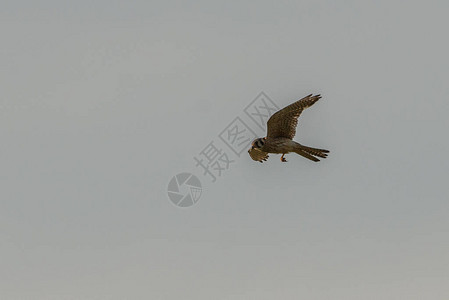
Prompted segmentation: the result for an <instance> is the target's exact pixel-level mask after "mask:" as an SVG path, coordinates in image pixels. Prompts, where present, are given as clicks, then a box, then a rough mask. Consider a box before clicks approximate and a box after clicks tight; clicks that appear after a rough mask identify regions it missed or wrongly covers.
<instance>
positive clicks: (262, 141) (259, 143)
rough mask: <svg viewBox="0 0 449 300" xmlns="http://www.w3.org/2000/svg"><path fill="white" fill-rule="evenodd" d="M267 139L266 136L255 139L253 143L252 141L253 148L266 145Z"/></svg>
mask: <svg viewBox="0 0 449 300" xmlns="http://www.w3.org/2000/svg"><path fill="white" fill-rule="evenodd" d="M265 140H266V138H258V139H255V140H254V141H253V142H252V143H251V149H260V148H262V147H263V145H265Z"/></svg>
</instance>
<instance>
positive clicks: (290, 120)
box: [267, 94, 321, 139]
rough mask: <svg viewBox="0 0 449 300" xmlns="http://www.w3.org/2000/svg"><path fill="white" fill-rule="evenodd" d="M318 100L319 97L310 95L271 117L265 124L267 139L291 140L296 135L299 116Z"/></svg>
mask: <svg viewBox="0 0 449 300" xmlns="http://www.w3.org/2000/svg"><path fill="white" fill-rule="evenodd" d="M320 98H321V96H320V95H315V96H312V94H310V95H308V96H305V97H304V98H302V99H301V100H298V101H296V102H295V103H292V104H290V105H288V106H286V107H284V108H283V109H281V110H280V111H278V112H276V113H275V114H274V115H272V116H271V118H270V119H269V120H268V122H267V128H268V129H267V138H278V137H285V138H289V139H293V137H294V136H295V134H296V125H298V117H299V115H300V114H301V112H302V111H303V110H304V109H306V108H307V107H309V106H312V105H313V104H314V103H315V102H317V101H318V100H319V99H320Z"/></svg>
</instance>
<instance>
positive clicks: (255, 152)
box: [248, 148, 268, 162]
mask: <svg viewBox="0 0 449 300" xmlns="http://www.w3.org/2000/svg"><path fill="white" fill-rule="evenodd" d="M248 153H249V156H251V158H252V159H253V160H255V161H258V162H264V161H266V160H267V159H268V153H267V152H264V151H261V150H259V149H257V148H254V149H249V150H248Z"/></svg>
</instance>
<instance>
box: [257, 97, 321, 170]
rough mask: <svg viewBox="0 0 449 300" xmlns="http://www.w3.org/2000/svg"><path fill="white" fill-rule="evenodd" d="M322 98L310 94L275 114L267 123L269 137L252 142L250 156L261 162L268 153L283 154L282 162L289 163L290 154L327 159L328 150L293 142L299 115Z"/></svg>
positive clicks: (313, 159) (314, 158)
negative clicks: (286, 157) (288, 155)
mask: <svg viewBox="0 0 449 300" xmlns="http://www.w3.org/2000/svg"><path fill="white" fill-rule="evenodd" d="M320 98H321V96H320V95H315V96H312V94H310V95H308V96H306V97H304V98H302V99H301V100H298V101H296V102H295V103H292V104H290V105H288V106H286V107H284V108H283V109H281V110H279V111H278V112H276V113H275V114H273V115H272V116H271V117H270V119H269V120H268V122H267V136H266V137H263V138H257V139H255V140H254V141H253V142H252V145H251V148H250V149H249V150H248V153H249V156H251V158H252V159H253V160H255V161H259V162H264V161H266V160H267V159H268V153H277V154H282V156H281V161H282V162H286V161H287V160H286V159H285V158H284V155H285V154H287V153H290V152H295V153H297V154H299V155H301V156H303V157H305V158H308V159H310V160H312V161H320V160H319V159H318V158H317V157H321V158H326V157H327V153H329V151H328V150H324V149H317V148H311V147H307V146H303V145H301V144H299V143H297V142H295V141H293V137H294V136H295V134H296V125H297V124H298V117H299V115H300V114H301V112H302V111H303V110H304V109H306V108H307V107H309V106H312V105H313V104H314V103H315V102H317V101H318V100H319V99H320Z"/></svg>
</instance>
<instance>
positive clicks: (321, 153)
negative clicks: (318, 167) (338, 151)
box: [294, 143, 329, 161]
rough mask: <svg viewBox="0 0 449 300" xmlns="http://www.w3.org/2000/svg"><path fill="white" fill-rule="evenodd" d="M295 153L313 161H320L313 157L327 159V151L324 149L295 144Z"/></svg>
mask: <svg viewBox="0 0 449 300" xmlns="http://www.w3.org/2000/svg"><path fill="white" fill-rule="evenodd" d="M294 152H295V153H298V154H299V155H301V156H303V157H305V158H308V159H310V160H313V161H320V160H319V159H318V158H316V157H315V156H318V157H321V158H326V157H327V153H329V151H328V150H325V149H317V148H312V147H307V146H303V145H301V144H298V143H296V147H295V149H294Z"/></svg>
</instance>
